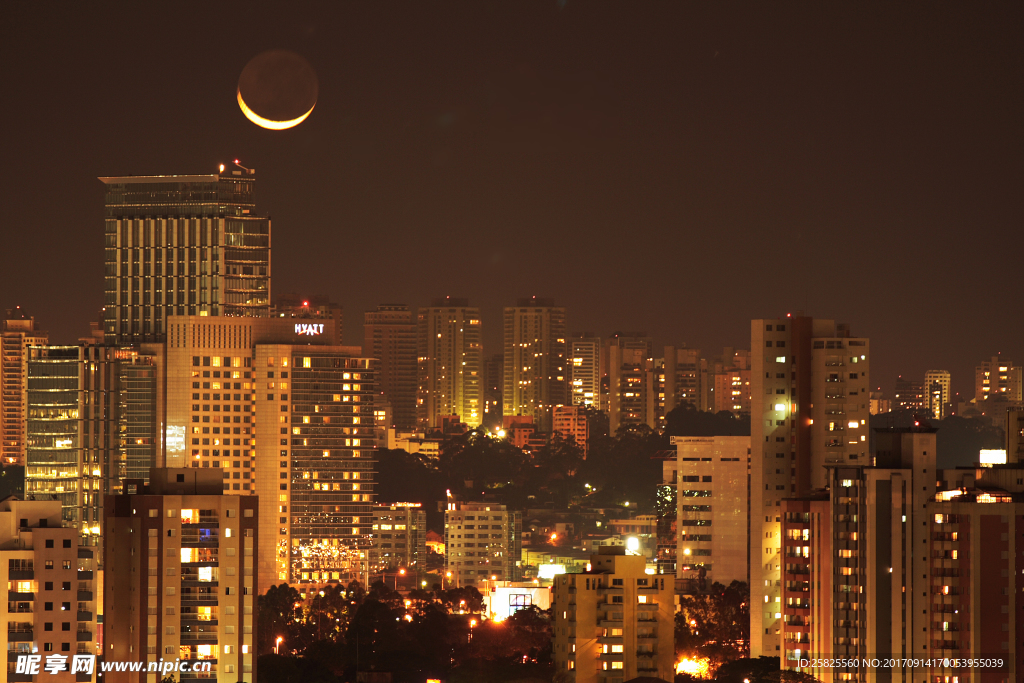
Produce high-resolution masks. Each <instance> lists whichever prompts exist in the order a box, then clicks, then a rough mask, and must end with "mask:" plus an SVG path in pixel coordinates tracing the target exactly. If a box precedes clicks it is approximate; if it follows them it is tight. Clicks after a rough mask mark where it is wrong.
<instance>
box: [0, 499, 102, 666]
mask: <svg viewBox="0 0 1024 683" xmlns="http://www.w3.org/2000/svg"><path fill="white" fill-rule="evenodd" d="M95 560H96V558H95V557H94V551H93V549H91V548H83V547H80V546H79V544H78V534H77V533H76V532H75V530H74V529H69V528H63V527H62V526H61V505H60V502H59V501H56V500H19V499H18V498H15V497H10V498H7V499H5V500H3V501H0V578H2V577H4V576H6V577H7V578H6V579H4V581H5V582H6V585H7V601H6V602H5V603H3V605H2V606H0V610H4V611H2V612H0V614H5V615H6V616H5V617H4V621H6V622H7V629H6V631H3V630H0V639H3V640H0V642H2V643H3V644H4V650H6V651H7V653H8V666H7V673H6V678H5V680H9V681H19V680H21V681H32V680H40V681H41V680H48V681H54V683H57V682H60V683H70V682H71V681H96V680H102V678H100V679H97V677H96V674H97V673H99V667H98V666H96V664H95V658H96V655H97V654H99V653H98V651H97V642H98V641H97V636H98V634H97V631H96V599H95V595H94V593H93V590H94V589H93V586H94V585H95V584H96V575H95V567H94V564H93V563H94V562H95ZM5 632H6V634H7V635H6V636H4V635H2V634H3V633H5ZM83 656H84V658H85V659H86V660H87V662H88V664H90V666H88V667H87V668H78V669H77V672H76V667H75V663H76V658H79V659H80V658H82V657H83ZM19 657H23V658H24V659H22V660H21V661H22V662H24V664H25V665H27V666H28V667H29V671H34V675H33V674H32V673H29V672H24V673H22V674H20V675H19V674H18V673H16V670H17V669H16V666H17V659H18V658H19ZM29 658H32V659H29ZM50 662H53V663H54V664H57V665H59V666H60V667H61V668H60V670H59V672H54V671H48V670H47V669H46V667H47V665H48V664H50Z"/></svg>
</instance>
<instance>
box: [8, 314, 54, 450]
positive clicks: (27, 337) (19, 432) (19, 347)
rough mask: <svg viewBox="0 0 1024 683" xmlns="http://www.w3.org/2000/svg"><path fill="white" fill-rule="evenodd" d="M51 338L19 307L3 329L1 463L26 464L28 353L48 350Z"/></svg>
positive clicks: (9, 315) (9, 317)
mask: <svg viewBox="0 0 1024 683" xmlns="http://www.w3.org/2000/svg"><path fill="white" fill-rule="evenodd" d="M48 338H49V337H48V335H47V333H46V332H44V331H43V330H40V329H38V328H37V327H36V323H35V319H34V318H32V317H30V316H28V315H27V314H26V313H25V312H24V311H22V310H21V306H17V307H15V308H12V309H10V310H8V311H7V313H6V315H5V316H4V320H3V328H2V329H0V463H3V465H4V466H7V465H24V464H25V400H26V396H25V392H26V389H25V387H26V379H27V376H28V349H29V347H30V346H45V345H46V343H47V341H48Z"/></svg>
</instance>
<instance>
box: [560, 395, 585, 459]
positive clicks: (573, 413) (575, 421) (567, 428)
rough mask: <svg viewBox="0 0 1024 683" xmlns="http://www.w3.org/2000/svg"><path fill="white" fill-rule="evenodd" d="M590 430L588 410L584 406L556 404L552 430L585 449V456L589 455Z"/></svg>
mask: <svg viewBox="0 0 1024 683" xmlns="http://www.w3.org/2000/svg"><path fill="white" fill-rule="evenodd" d="M588 430H589V425H588V424H587V412H586V408H585V407H584V406H581V405H575V406H555V408H554V412H553V414H552V424H551V431H552V432H554V433H557V434H561V435H562V438H564V439H570V438H571V439H572V440H573V441H574V442H575V443H576V445H577V446H579V447H580V448H582V449H583V457H586V455H587V443H588V441H589V437H590V434H589V431H588Z"/></svg>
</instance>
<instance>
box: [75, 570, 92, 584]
mask: <svg viewBox="0 0 1024 683" xmlns="http://www.w3.org/2000/svg"><path fill="white" fill-rule="evenodd" d="M78 580H79V581H92V570H91V569H79V570H78Z"/></svg>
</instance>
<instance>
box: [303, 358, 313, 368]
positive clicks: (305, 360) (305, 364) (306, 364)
mask: <svg viewBox="0 0 1024 683" xmlns="http://www.w3.org/2000/svg"><path fill="white" fill-rule="evenodd" d="M311 360H312V359H311V358H309V357H308V356H307V357H305V358H303V359H302V367H304V368H308V367H310V366H311Z"/></svg>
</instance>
